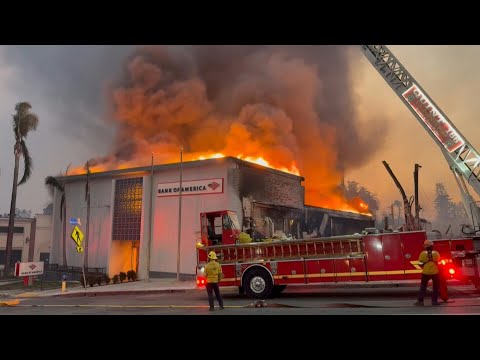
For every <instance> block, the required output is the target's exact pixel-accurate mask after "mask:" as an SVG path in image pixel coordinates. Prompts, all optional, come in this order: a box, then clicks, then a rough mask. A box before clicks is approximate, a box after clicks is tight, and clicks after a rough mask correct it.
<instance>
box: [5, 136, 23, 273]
mask: <svg viewBox="0 0 480 360" xmlns="http://www.w3.org/2000/svg"><path fill="white" fill-rule="evenodd" d="M14 152H15V169H14V171H13V188H12V201H11V203H10V217H9V219H8V234H7V244H6V247H5V266H4V268H3V274H4V276H5V277H6V276H8V275H9V274H10V259H11V257H12V247H13V227H14V225H15V207H16V204H17V187H18V168H19V165H20V154H21V152H22V146H21V144H20V141H17V142H16V144H15V147H14Z"/></svg>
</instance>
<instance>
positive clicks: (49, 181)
mask: <svg viewBox="0 0 480 360" xmlns="http://www.w3.org/2000/svg"><path fill="white" fill-rule="evenodd" d="M45 185H46V186H48V187H49V188H50V189H57V190H58V191H60V192H61V193H62V199H61V200H60V220H63V211H62V210H63V206H64V204H65V187H64V186H63V185H62V184H61V183H60V182H59V181H58V180H57V178H56V177H53V176H47V177H46V178H45Z"/></svg>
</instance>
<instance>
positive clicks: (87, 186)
mask: <svg viewBox="0 0 480 360" xmlns="http://www.w3.org/2000/svg"><path fill="white" fill-rule="evenodd" d="M85 172H86V175H87V183H86V184H85V201H86V203H87V221H86V224H85V227H86V234H85V257H84V258H83V267H85V268H87V269H88V238H89V228H90V174H91V172H90V164H89V163H88V161H87V163H86V164H85Z"/></svg>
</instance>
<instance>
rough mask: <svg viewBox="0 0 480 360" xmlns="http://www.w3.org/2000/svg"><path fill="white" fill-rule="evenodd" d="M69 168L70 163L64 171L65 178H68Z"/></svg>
mask: <svg viewBox="0 0 480 360" xmlns="http://www.w3.org/2000/svg"><path fill="white" fill-rule="evenodd" d="M70 166H72V163H70V164H68V166H67V170H65V176H68V170H69V169H70Z"/></svg>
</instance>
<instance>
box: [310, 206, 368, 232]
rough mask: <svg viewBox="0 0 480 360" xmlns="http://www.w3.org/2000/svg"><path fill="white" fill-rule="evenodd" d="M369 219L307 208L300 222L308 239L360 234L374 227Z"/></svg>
mask: <svg viewBox="0 0 480 360" xmlns="http://www.w3.org/2000/svg"><path fill="white" fill-rule="evenodd" d="M374 226H375V222H374V220H373V219H372V218H371V217H368V216H362V215H354V214H350V213H345V215H344V216H342V214H341V212H338V211H336V212H335V213H334V214H332V213H331V212H329V211H327V210H320V209H314V208H309V209H308V211H307V213H306V216H305V218H304V220H303V222H302V225H301V228H302V231H303V232H305V233H306V235H307V236H308V237H313V236H319V237H324V236H338V235H351V234H355V233H361V232H362V231H363V230H365V228H367V227H374Z"/></svg>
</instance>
